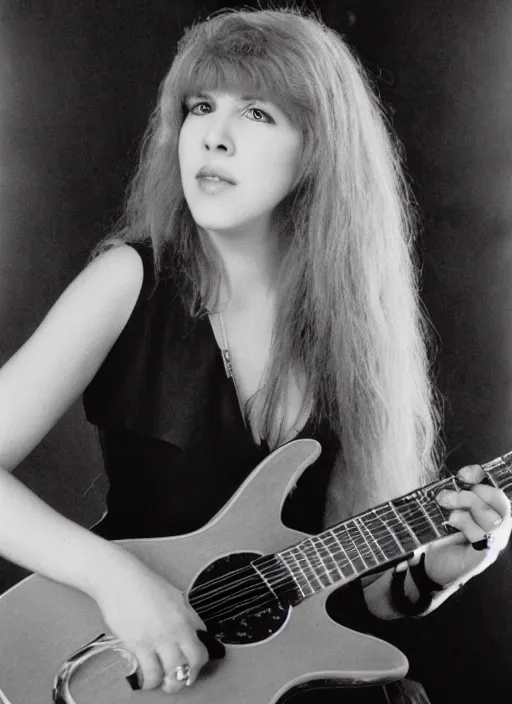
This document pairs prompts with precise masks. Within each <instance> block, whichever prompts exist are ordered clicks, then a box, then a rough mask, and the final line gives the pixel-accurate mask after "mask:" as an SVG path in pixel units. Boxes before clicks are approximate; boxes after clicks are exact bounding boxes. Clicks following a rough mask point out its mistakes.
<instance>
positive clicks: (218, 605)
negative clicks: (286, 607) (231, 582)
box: [193, 556, 392, 620]
mask: <svg viewBox="0 0 512 704" xmlns="http://www.w3.org/2000/svg"><path fill="white" fill-rule="evenodd" d="M359 558H360V560H361V562H362V563H363V565H364V567H363V569H355V568H354V567H353V566H351V568H352V570H353V574H352V575H349V576H350V578H351V579H356V578H357V577H359V576H361V575H362V574H363V573H364V572H365V571H368V570H370V569H373V568H374V565H366V564H365V561H364V559H363V558H362V557H361V556H359ZM391 559H392V558H391ZM387 561H391V560H390V559H388V560H387ZM319 565H321V566H322V567H323V572H322V574H323V576H325V574H327V575H328V579H329V582H330V584H336V583H337V582H338V581H339V582H341V581H343V579H347V576H346V575H343V573H342V574H341V576H340V575H336V577H337V579H335V580H334V581H333V579H332V574H331V572H332V571H329V570H328V568H326V566H325V564H324V563H323V561H322V560H321V558H317V559H316V562H315V565H314V566H313V565H311V570H310V572H311V574H312V575H313V577H314V579H315V581H317V582H318V583H319V584H320V586H321V587H326V586H329V584H327V585H325V584H323V582H322V579H321V578H320V577H319V575H318V574H317V573H316V572H315V567H318V566H319ZM299 568H300V565H299ZM337 569H338V568H337ZM301 571H302V574H303V577H304V578H305V580H306V583H307V584H308V586H309V587H310V588H311V589H312V590H313V592H315V591H318V590H317V589H315V588H314V587H313V586H312V584H311V580H310V578H309V577H308V575H306V574H305V573H304V571H303V570H301ZM340 571H341V570H340ZM267 574H268V573H267ZM280 574H282V573H281V572H280ZM252 577H253V578H252V579H246V580H245V582H246V584H247V585H249V583H251V582H252V585H254V584H256V579H255V576H254V575H252ZM293 577H295V575H293ZM243 581H244V580H242V581H241V582H239V584H241V583H243ZM287 584H288V585H291V584H292V582H291V581H290V579H289V578H287V577H283V578H281V579H280V580H279V581H275V580H274V582H273V586H274V587H279V586H281V585H283V586H284V585H287ZM237 586H239V585H237ZM264 586H265V585H264V584H262V583H261V582H260V581H259V580H258V582H257V584H256V586H255V587H254V586H253V587H252V588H250V589H245V591H238V592H236V591H235V592H234V593H232V594H231V595H230V596H229V597H225V598H223V599H221V600H219V601H217V600H215V599H213V600H211V604H208V606H209V607H210V608H208V607H207V605H206V604H205V602H206V601H207V599H206V600H205V599H203V603H202V608H201V610H200V614H201V616H202V617H203V618H204V619H208V620H213V619H215V618H216V619H218V618H221V617H225V616H227V615H229V614H232V613H233V612H234V613H235V614H237V611H238V610H239V607H240V605H244V606H245V605H247V603H251V600H252V602H253V605H254V606H255V605H258V606H259V607H262V606H266V605H270V604H273V603H274V602H275V599H276V597H275V596H274V595H273V594H271V593H270V592H269V591H268V588H267V592H266V594H265V595H261V593H259V594H258V595H257V596H256V592H261V588H262V587H264ZM340 586H341V585H340ZM297 587H298V588H299V589H300V584H298V582H297V580H296V579H294V584H293V585H292V586H291V588H288V589H285V590H284V591H281V594H282V595H284V594H287V593H290V594H294V593H295V594H296V588H297ZM265 596H268V597H269V599H267V600H266V601H265V599H264V597H265ZM242 597H244V599H245V600H244V602H241V601H240V599H241V598H242ZM262 598H263V599H264V601H263V602H262V603H259V602H260V600H261V599H262ZM233 599H238V601H237V603H235V604H231V605H230V606H229V607H228V606H227V605H228V603H229V602H232V601H233ZM198 601H199V600H196V601H194V602H193V606H194V608H198V609H199V608H200V606H199V603H198ZM225 607H227V610H226V609H225ZM219 609H220V611H219ZM246 611H247V610H246V609H245V610H244V611H243V613H245V612H246ZM231 617H232V616H231Z"/></svg>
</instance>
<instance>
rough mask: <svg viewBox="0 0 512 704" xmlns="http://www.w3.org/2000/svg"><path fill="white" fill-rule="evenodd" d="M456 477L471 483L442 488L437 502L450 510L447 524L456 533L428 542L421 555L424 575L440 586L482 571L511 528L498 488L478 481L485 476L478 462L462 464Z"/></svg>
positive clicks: (505, 500)
mask: <svg viewBox="0 0 512 704" xmlns="http://www.w3.org/2000/svg"><path fill="white" fill-rule="evenodd" d="M457 476H458V477H459V478H460V479H462V480H463V481H464V482H466V483H467V484H471V485H472V486H471V487H470V488H469V489H468V490H461V491H458V492H457V491H442V492H440V493H439V494H438V495H437V502H438V503H439V505H440V506H442V507H443V508H444V509H449V510H451V513H450V515H449V518H448V523H449V524H450V525H451V526H453V527H454V528H457V529H458V530H459V531H460V533H458V534H457V540H454V542H450V543H443V542H440V543H434V544H432V545H431V546H430V548H429V549H428V551H427V553H426V555H425V569H426V571H427V574H428V576H429V577H430V578H431V579H433V580H434V581H435V582H437V583H438V584H440V585H442V586H446V585H448V584H451V583H452V582H459V583H464V582H466V581H467V580H468V579H470V578H471V577H474V576H475V575H477V574H479V573H480V572H483V570H485V569H486V568H487V567H489V565H491V564H492V563H493V562H494V561H495V560H496V558H497V557H498V554H499V552H500V551H501V550H503V548H504V547H505V546H506V544H507V542H508V540H509V537H510V531H511V528H512V520H511V516H510V501H509V499H508V498H507V496H506V495H505V493H504V492H503V491H501V489H496V488H495V487H493V486H489V485H488V484H480V483H479V482H481V481H482V480H483V479H484V477H485V473H484V471H483V469H482V468H481V467H480V465H468V466H467V467H463V468H462V469H461V470H459V472H458V474H457ZM488 537H489V539H488V540H487V545H488V547H487V548H485V545H486V539H487V538H488ZM482 547H483V548H484V549H481V548H482Z"/></svg>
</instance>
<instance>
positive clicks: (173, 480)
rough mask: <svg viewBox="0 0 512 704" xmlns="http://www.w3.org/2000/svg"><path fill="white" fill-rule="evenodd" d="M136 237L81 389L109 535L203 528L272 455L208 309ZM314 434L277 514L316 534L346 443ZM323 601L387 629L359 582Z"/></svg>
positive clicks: (307, 430)
mask: <svg viewBox="0 0 512 704" xmlns="http://www.w3.org/2000/svg"><path fill="white" fill-rule="evenodd" d="M131 246H133V247H134V248H135V249H136V250H137V251H138V252H139V254H140V255H141V258H142V261H143V265H144V281H143V286H142V290H141V293H140V295H139V298H138V300H137V303H136V305H135V308H134V310H133V312H132V314H131V316H130V318H129V320H128V322H127V324H126V326H125V328H124V330H123V331H122V333H121V334H120V336H119V337H118V339H117V341H116V342H115V344H114V346H113V347H112V349H111V351H110V353H109V354H108V356H107V357H106V359H105V361H104V362H103V364H102V366H101V367H100V369H99V370H98V372H97V374H96V376H95V377H94V379H93V380H92V382H91V383H90V385H89V386H88V387H87V389H86V390H85V392H84V397H83V404H84V409H85V413H86V416H87V419H88V420H89V421H90V422H91V423H93V424H94V425H95V426H97V429H98V434H99V440H100V444H101V448H102V452H103V457H104V463H105V471H106V473H107V476H108V479H109V490H108V494H107V513H106V515H105V517H104V518H103V519H102V520H101V521H100V523H98V524H96V526H94V527H93V529H92V530H93V531H94V532H95V533H97V534H99V535H101V536H103V537H104V538H107V539H109V540H114V539H120V538H145V537H148V538H151V537H160V536H162V537H163V536H169V535H179V534H183V533H187V532H190V531H193V530H196V529H198V528H200V527H201V526H203V525H205V524H206V523H207V522H208V520H209V519H210V518H212V517H213V516H214V515H215V514H216V513H217V512H218V511H219V510H220V509H221V508H222V507H223V506H224V505H225V504H226V502H227V501H228V500H229V499H230V497H231V496H232V495H233V493H234V492H235V491H236V489H237V488H238V487H239V486H240V484H241V483H242V482H243V481H244V480H245V479H246V478H247V476H248V475H249V474H250V473H251V471H252V470H253V469H254V468H255V467H256V465H257V464H259V463H260V462H261V461H262V460H263V459H264V458H265V457H266V456H267V455H268V454H269V448H268V446H267V445H266V444H265V443H262V444H261V445H258V444H257V443H256V442H255V441H254V439H253V436H252V433H251V432H250V430H249V429H248V428H246V425H245V423H244V420H243V418H242V415H241V411H240V406H239V402H238V397H237V395H236V391H235V388H234V385H233V381H232V379H228V378H227V376H226V374H225V370H224V363H223V360H222V354H221V351H220V349H219V347H218V345H217V342H216V340H215V336H214V334H213V330H212V328H211V325H210V322H209V320H208V318H207V317H203V318H192V317H191V316H190V315H189V313H188V312H187V311H186V309H185V308H184V306H183V304H182V302H181V299H180V298H179V296H178V295H177V291H176V287H175V286H173V280H172V278H171V277H169V276H162V278H160V279H159V280H158V281H157V282H156V285H155V278H154V273H153V263H152V252H151V249H150V247H149V246H147V245H143V244H133V245H131ZM308 437H309V438H314V439H316V440H318V441H319V442H320V444H321V445H322V454H321V455H320V457H319V458H318V459H317V460H316V462H314V463H313V464H312V465H311V466H310V467H308V468H307V469H306V470H305V472H304V473H303V475H302V477H301V478H300V479H299V481H298V482H297V486H296V488H295V489H294V491H293V492H292V494H291V495H290V496H289V497H288V498H287V500H286V501H285V504H284V506H283V512H282V519H283V522H284V523H285V524H286V525H288V526H290V527H292V528H295V529H298V530H301V531H304V532H308V533H313V534H315V533H319V532H321V530H322V519H323V512H324V505H325V498H326V488H327V482H328V479H329V476H330V472H331V470H332V467H333V464H334V459H335V456H336V454H337V452H338V450H339V441H338V440H337V438H336V436H335V435H334V433H333V432H332V431H331V430H330V428H329V427H328V426H327V424H325V423H322V424H316V423H315V422H314V420H313V419H312V418H311V419H310V420H308V421H307V422H306V425H305V426H304V428H303V429H302V430H301V432H300V433H298V435H297V436H296V438H308ZM328 611H329V613H330V615H331V616H332V617H333V618H334V619H335V620H337V621H339V622H341V623H344V624H345V625H347V626H349V627H352V628H356V629H357V630H364V631H367V632H368V631H369V632H376V633H377V635H381V637H382V633H381V632H380V631H381V629H382V628H386V625H385V623H384V622H382V621H381V620H380V619H377V618H376V617H373V616H371V615H370V613H369V611H368V610H367V607H366V604H365V601H364V597H363V592H362V589H361V584H360V582H359V581H358V580H356V581H355V582H352V583H350V584H349V585H348V586H347V587H345V588H343V589H340V590H337V591H335V592H334V593H333V594H332V595H331V596H330V598H329V602H328ZM386 635H387V633H386ZM335 694H336V699H334V696H333V699H332V700H331V699H330V698H329V696H328V692H327V693H326V694H325V695H323V696H322V698H320V693H319V692H314V693H313V695H312V698H311V699H309V698H308V697H306V699H305V700H304V701H306V700H307V701H308V702H310V701H314V702H320V701H322V702H324V700H325V701H326V702H327V701H328V702H329V703H331V701H332V702H334V701H338V697H339V692H337V691H336V693H335ZM299 699H300V697H299ZM301 701H302V700H301ZM358 701H359V700H358ZM365 701H366V700H365ZM372 701H373V700H372ZM378 701H379V702H380V701H381V700H380V698H379V699H378Z"/></svg>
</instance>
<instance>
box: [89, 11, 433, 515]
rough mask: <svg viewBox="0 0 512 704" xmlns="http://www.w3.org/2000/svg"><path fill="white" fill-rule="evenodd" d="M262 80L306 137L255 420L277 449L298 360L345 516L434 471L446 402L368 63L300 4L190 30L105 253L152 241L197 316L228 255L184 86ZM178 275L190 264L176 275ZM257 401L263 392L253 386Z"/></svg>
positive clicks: (282, 228) (393, 153) (411, 218)
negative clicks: (210, 208)
mask: <svg viewBox="0 0 512 704" xmlns="http://www.w3.org/2000/svg"><path fill="white" fill-rule="evenodd" d="M201 89H203V90H211V91H212V90H228V91H233V92H248V91H249V90H253V91H255V93H256V94H264V95H267V96H270V97H269V99H271V100H272V101H274V102H276V103H278V105H279V107H280V108H281V109H282V110H284V111H285V113H286V114H287V116H288V117H289V118H290V120H292V122H293V124H294V125H296V126H298V127H299V128H300V129H301V131H302V135H303V145H304V149H303V154H302V163H301V166H300V169H299V177H298V178H297V181H296V184H295V186H294V188H293V189H292V191H291V193H290V194H289V195H288V196H287V197H286V198H285V199H284V200H283V201H282V203H280V204H279V206H278V208H277V209H276V212H275V213H274V226H275V229H276V233H279V237H281V238H282V242H283V260H282V265H281V275H280V277H279V282H280V288H279V291H278V303H279V305H278V306H277V309H278V313H277V320H276V323H275V330H274V337H273V349H272V354H271V358H270V360H269V363H268V365H267V371H266V374H265V378H264V383H263V384H262V388H261V390H260V392H259V394H258V398H259V402H258V403H252V404H250V406H249V410H248V413H249V414H250V415H251V414H252V415H251V422H252V424H253V427H258V428H259V432H260V435H261V437H265V438H267V440H268V442H269V445H270V446H271V447H275V446H277V445H279V443H280V442H281V439H282V432H283V428H282V418H281V416H280V414H279V410H278V409H279V408H280V407H282V403H283V400H284V399H285V397H286V393H287V387H288V379H289V370H290V368H291V366H292V365H294V364H299V365H300V367H301V368H302V369H303V370H304V371H305V377H306V388H305V403H306V402H307V401H308V400H309V401H313V402H314V408H315V413H316V414H317V417H318V420H321V419H325V418H326V419H328V421H329V423H330V426H331V427H332V429H333V430H334V432H335V433H336V434H337V436H338V437H339V440H340V444H341V448H342V449H341V452H340V455H339V457H338V460H337V462H336V468H337V471H340V472H341V473H342V475H341V477H340V481H342V486H343V487H344V489H345V491H344V492H343V493H344V499H343V501H344V503H345V506H344V507H342V514H346V515H349V514H351V513H354V512H355V511H360V510H364V509H365V508H367V507H369V506H372V505H375V504H377V503H380V502H381V501H385V500H388V499H390V498H393V497H396V496H398V495H401V494H404V493H406V492H407V491H409V490H412V489H414V488H416V487H417V486H419V485H421V484H424V483H425V482H427V481H430V480H432V479H433V478H434V477H435V474H436V462H437V459H438V455H439V441H438V435H439V434H438V424H439V417H438V416H439V414H438V412H437V406H436V403H435V393H434V391H433V388H432V385H431V383H430V367H429V362H428V354H427V341H428V339H429V338H428V337H427V329H428V328H427V324H426V317H425V315H424V313H423V312H422V307H421V303H420V300H419V294H418V281H417V273H416V272H417V268H416V266H415V263H416V262H415V251H414V242H413V239H414V232H415V228H416V220H417V218H416V216H415V207H414V203H413V199H412V198H411V195H410V190H409V188H408V185H407V183H406V179H405V178H404V175H403V170H402V167H401V157H400V148H399V145H398V143H397V140H396V138H395V137H394V135H393V132H392V130H391V129H390V128H389V126H388V121H387V118H386V116H385V114H384V112H383V110H382V108H381V105H380V103H379V100H378V98H377V96H376V92H375V90H374V88H373V86H372V83H371V81H370V79H369V78H368V76H367V74H366V72H365V71H364V69H363V67H362V65H361V63H360V61H359V60H358V58H357V57H356V56H355V54H354V53H353V51H352V50H351V49H350V48H349V47H348V46H347V44H346V42H345V41H344V40H343V39H342V37H341V36H340V35H339V34H338V33H337V32H335V31H334V30H332V29H330V28H329V27H327V26H326V25H325V24H324V23H323V22H322V21H321V20H320V19H319V17H318V16H316V15H314V14H313V13H311V12H309V11H304V10H303V9H300V10H299V9H297V8H296V7H293V5H290V6H287V7H280V8H272V7H271V8H269V9H258V10H252V9H225V10H221V11H220V12H218V13H216V14H215V15H213V16H211V17H209V18H208V19H207V20H205V21H196V22H195V23H194V24H193V26H191V27H189V28H187V30H186V31H185V34H184V36H183V37H182V39H181V40H180V41H179V43H178V50H177V54H176V56H175V58H174V60H173V62H172V65H171V67H170V70H169V72H168V73H167V75H166V77H165V78H164V80H163V81H162V83H161V85H160V88H159V93H158V101H157V105H156V108H155V109H154V111H153V113H152V115H151V118H150V121H149V124H148V126H147V129H146V132H145V134H144V137H143V139H142V141H141V145H140V151H139V163H138V168H137V170H136V173H135V175H134V177H133V180H132V182H131V184H130V186H129V188H128V191H127V194H126V202H125V207H124V209H123V214H122V216H121V217H120V219H119V220H118V222H117V223H116V225H115V226H114V229H113V230H112V231H111V232H110V234H109V235H108V237H107V238H106V239H104V240H103V241H102V242H101V243H100V245H99V246H98V247H97V248H96V250H95V251H94V253H93V255H96V254H98V253H99V252H100V251H102V250H104V249H105V248H107V247H109V246H111V245H112V244H113V243H114V242H119V241H124V242H133V241H151V242H152V245H153V251H154V257H155V271H156V272H157V273H159V272H160V273H161V268H162V267H161V264H162V261H163V259H162V254H163V252H164V251H166V252H168V253H170V257H169V258H167V257H166V261H167V259H169V261H170V262H171V263H172V266H171V271H166V275H171V276H172V275H174V274H175V275H176V281H177V282H180V281H181V282H183V288H182V294H183V300H184V301H185V302H186V304H187V306H188V307H189V309H190V312H191V314H194V315H195V314H200V313H201V312H204V310H205V308H206V306H207V303H208V302H210V303H211V300H212V299H213V300H215V297H216V294H217V292H218V284H219V277H220V272H221V264H220V262H219V261H218V259H217V258H216V256H215V252H214V251H213V249H212V246H211V245H210V244H209V242H208V238H207V237H205V236H204V233H203V232H201V231H200V228H198V227H197V226H196V225H195V223H194V221H193V219H192V216H191V213H190V211H189V209H188V206H187V204H186V201H185V199H184V195H183V189H182V185H181V179H180V173H179V165H178V153H177V145H178V136H179V132H180V128H181V125H182V123H183V120H184V118H185V115H186V109H185V107H184V99H185V97H186V96H187V95H190V94H193V93H194V94H196V93H198V92H199V91H200V90H201ZM178 274H180V276H178ZM252 401H254V399H252Z"/></svg>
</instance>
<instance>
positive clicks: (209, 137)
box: [204, 115, 234, 153]
mask: <svg viewBox="0 0 512 704" xmlns="http://www.w3.org/2000/svg"><path fill="white" fill-rule="evenodd" d="M211 117H212V119H211V120H208V126H207V127H206V131H205V135H204V145H205V147H206V149H207V150H208V151H216V150H220V151H224V152H228V153H230V152H232V151H233V150H234V143H233V138H232V136H231V133H230V130H229V126H228V122H229V121H228V120H227V119H225V118H222V117H220V116H215V117H216V119H215V118H214V116H213V115H212V116H211Z"/></svg>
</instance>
